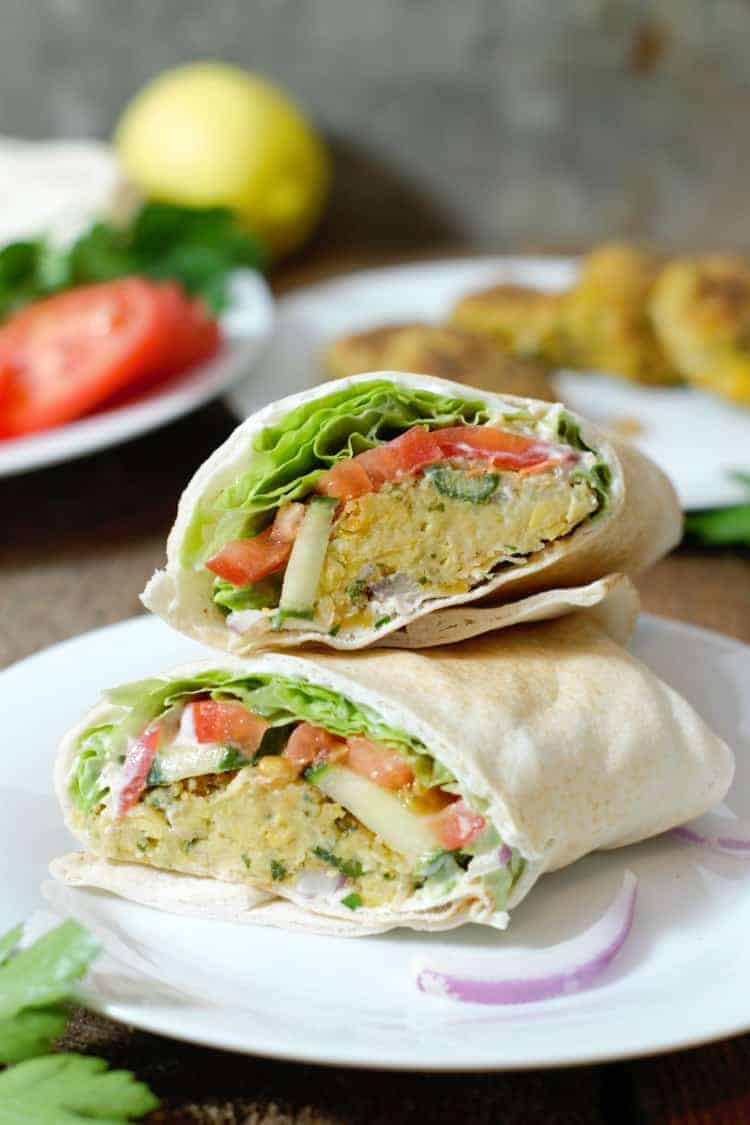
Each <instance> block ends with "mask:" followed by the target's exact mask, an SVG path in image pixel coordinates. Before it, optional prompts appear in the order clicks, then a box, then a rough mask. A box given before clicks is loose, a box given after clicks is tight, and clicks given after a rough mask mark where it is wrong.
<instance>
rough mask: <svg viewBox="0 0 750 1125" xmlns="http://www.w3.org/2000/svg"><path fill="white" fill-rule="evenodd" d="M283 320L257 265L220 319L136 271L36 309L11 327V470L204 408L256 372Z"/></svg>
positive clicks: (2, 433) (2, 356)
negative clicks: (134, 274)
mask: <svg viewBox="0 0 750 1125" xmlns="http://www.w3.org/2000/svg"><path fill="white" fill-rule="evenodd" d="M272 325H273V298H272V297H271V293H270V291H269V289H268V286H267V285H266V283H265V282H264V280H263V278H262V277H261V276H260V274H258V273H256V272H255V271H252V270H237V271H236V272H235V273H234V274H232V276H231V278H230V282H229V303H228V306H227V308H226V309H225V311H224V312H223V313H222V314H221V316H220V317H219V318H218V319H215V318H213V317H211V316H210V315H209V314H208V313H207V312H206V309H205V307H204V306H203V305H202V304H201V303H200V302H198V301H196V300H194V299H191V298H189V297H188V296H187V295H186V294H185V292H184V290H182V289H181V288H180V287H179V286H178V285H177V284H176V283H173V282H159V283H156V282H152V281H148V280H146V279H142V278H137V277H124V278H119V279H117V280H114V281H111V282H104V283H99V284H96V285H86V286H81V287H78V288H74V289H69V290H66V291H65V292H63V293H60V294H59V295H57V296H54V297H51V298H47V299H45V300H43V301H40V302H35V303H33V304H31V305H29V306H27V307H26V308H25V309H24V310H23V311H22V312H21V313H20V314H18V315H17V317H15V318H14V320H13V322H9V323H8V324H6V325H5V326H4V327H3V329H1V330H0V477H2V476H10V475H11V474H14V473H21V472H26V471H28V470H30V469H38V468H42V467H44V466H48V465H54V464H58V463H59V462H61V461H67V460H70V459H72V458H74V457H80V456H82V455H83V454H86V453H92V452H94V451H95V450H98V449H103V448H105V447H107V446H112V445H117V444H119V443H120V442H123V441H128V440H129V439H130V438H134V437H136V436H138V435H139V434H143V433H145V432H146V431H148V430H152V429H155V428H156V427H158V426H163V425H164V424H165V423H167V422H171V421H173V420H174V419H175V418H178V417H180V416H181V415H183V414H187V413H188V412H189V411H191V410H195V409H196V408H197V407H199V406H202V405H203V404H204V403H206V402H208V401H209V400H210V399H212V398H215V397H216V396H217V395H220V394H222V393H223V392H224V391H226V390H227V389H228V388H229V387H231V386H232V385H233V384H234V383H235V382H237V381H238V380H239V379H242V378H243V377H245V376H247V375H248V374H249V372H250V371H251V369H252V368H253V366H254V365H255V363H256V361H257V360H258V358H259V356H260V354H261V352H262V349H263V347H264V345H265V343H266V342H267V340H268V338H269V336H270V333H271V328H272ZM19 372H21V373H22V374H23V379H21V378H19Z"/></svg>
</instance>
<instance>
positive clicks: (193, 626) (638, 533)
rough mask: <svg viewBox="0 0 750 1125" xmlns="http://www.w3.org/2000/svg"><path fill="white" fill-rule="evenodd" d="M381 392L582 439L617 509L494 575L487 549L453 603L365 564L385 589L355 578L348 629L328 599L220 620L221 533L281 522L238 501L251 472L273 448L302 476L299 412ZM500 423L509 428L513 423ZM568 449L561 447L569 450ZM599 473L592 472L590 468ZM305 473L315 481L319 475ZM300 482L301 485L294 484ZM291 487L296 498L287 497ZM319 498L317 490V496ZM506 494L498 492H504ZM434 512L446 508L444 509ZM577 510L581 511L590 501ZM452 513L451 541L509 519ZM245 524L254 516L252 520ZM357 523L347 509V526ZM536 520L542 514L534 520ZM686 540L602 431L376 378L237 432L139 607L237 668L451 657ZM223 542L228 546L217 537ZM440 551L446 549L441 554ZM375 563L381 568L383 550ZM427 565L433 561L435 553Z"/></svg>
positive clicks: (290, 401) (647, 473) (449, 596)
mask: <svg viewBox="0 0 750 1125" xmlns="http://www.w3.org/2000/svg"><path fill="white" fill-rule="evenodd" d="M374 382H377V383H380V384H383V383H385V384H388V385H391V386H392V387H394V388H395V389H396V390H397V391H401V392H406V393H410V392H414V393H424V392H429V393H430V394H432V395H435V396H441V399H442V400H443V401H445V400H446V399H448V400H450V401H451V403H452V408H453V409H454V411H455V409H456V405H455V404H456V403H459V404H467V403H468V404H473V405H470V406H467V408H466V411H465V414H466V415H467V416H469V417H470V416H471V410H472V409H473V410H476V409H479V410H480V411H483V412H484V415H485V416H489V417H490V418H491V419H494V420H495V421H494V422H493V425H497V426H498V427H500V428H503V427H505V428H512V427H514V426H515V427H516V429H518V428H519V427H520V430H521V431H524V430H525V431H526V432H528V433H537V432H538V433H543V434H546V435H547V436H548V438H550V440H551V441H553V442H554V441H556V440H558V438H557V437H556V436H555V435H558V433H563V432H565V433H574V434H575V435H576V436H575V442H576V443H577V448H578V450H579V454H580V456H581V457H582V458H583V461H585V462H586V464H587V470H586V471H587V472H589V473H590V472H591V470H592V468H593V470H596V468H597V466H600V467H601V468H602V473H603V475H604V478H605V479H606V482H607V483H606V496H605V495H604V491H603V490H600V492H599V493H597V498H596V499H595V500H594V499H591V503H592V505H593V508H592V510H588V509H581V511H579V512H578V515H577V516H576V522H574V524H573V526H572V529H571V530H570V531H569V532H567V533H565V534H559V535H557V537H553V538H551V539H549V540H547V539H545V537H544V535H545V533H544V532H543V531H542V532H540V536H541V538H539V542H538V543H537V546H536V547H535V548H534V549H533V550H529V552H528V553H524V552H523V550H521V552H520V553H518V554H516V555H509V554H508V551H509V550H510V547H514V546H515V545H514V544H511V545H510V547H508V546H507V545H503V544H500V543H498V544H495V543H494V540H493V542H492V550H491V551H490V556H491V557H490V558H489V561H488V560H487V556H486V548H487V544H486V542H485V544H484V548H485V555H484V556H483V557H484V558H485V562H484V563H483V569H480V571H476V572H472V573H471V574H470V575H468V578H467V574H465V573H463V572H462V573H461V574H456V575H455V577H456V578H457V579H458V578H460V579H461V581H457V582H456V583H454V584H453V589H452V591H451V592H449V593H445V592H444V591H445V589H447V588H448V587H447V586H444V587H440V589H438V590H437V591H436V590H435V589H431V587H430V585H429V583H428V581H427V578H426V577H424V576H423V575H422V574H421V573H419V574H417V573H414V574H411V573H410V572H407V571H404V572H402V571H400V570H399V568H398V565H397V564H396V563H393V562H392V554H391V556H390V557H391V562H388V561H387V560H386V561H385V562H384V561H383V559H380V558H377V557H374V556H373V554H372V553H370V552H369V551H368V552H365V553H364V555H363V559H364V568H363V569H362V570H361V571H358V572H357V573H358V574H365V572H367V571H368V570H371V569H372V566H374V567H375V570H376V571H377V573H378V575H379V581H377V582H375V583H374V584H373V585H371V586H369V587H368V580H367V578H366V577H365V578H358V579H357V581H355V582H354V583H352V582H351V578H352V574H348V575H347V577H345V578H342V588H343V589H344V590H346V592H347V596H351V597H352V598H354V597H355V596H356V595H355V594H354V593H351V591H352V590H354V589H356V588H358V587H359V588H360V589H365V588H366V597H367V599H369V600H368V601H367V602H366V603H363V604H364V609H363V611H362V613H360V614H359V615H358V614H357V613H356V612H354V614H353V617H352V618H351V619H348V620H344V621H343V623H342V621H341V620H339V619H338V618H337V617H336V616H335V614H334V615H333V616H331V615H330V613H329V614H328V616H326V613H327V612H328V610H325V609H324V608H323V603H324V601H325V598H324V597H323V596H322V594H321V589H319V590H318V600H317V602H316V604H315V605H314V606H312V607H310V613H309V616H310V617H311V618H312V619H311V620H306V619H305V618H303V617H296V616H294V614H291V615H287V614H286V613H284V614H280V613H279V612H278V608H276V605H277V602H278V595H277V599H276V602H274V601H273V600H272V602H271V607H270V608H251V609H245V610H243V609H242V608H239V609H238V610H237V609H233V610H232V611H231V612H230V611H229V609H228V608H227V606H226V604H225V605H224V607H223V608H222V606H220V605H219V604H217V601H216V600H215V596H216V589H215V582H216V579H215V577H214V574H213V573H211V572H210V571H209V570H208V569H207V568H206V565H205V564H206V562H207V561H208V555H210V554H211V553H212V552H213V551H214V550H215V549H216V546H217V527H221V526H223V525H221V524H220V522H219V521H225V522H226V521H227V520H228V521H229V524H231V526H232V527H233V528H234V531H233V532H232V534H230V535H228V536H227V538H228V539H232V538H234V536H237V535H239V536H240V537H242V536H243V535H255V534H256V533H257V531H258V530H259V527H260V526H261V524H263V523H264V521H265V522H266V523H267V521H268V520H270V519H271V518H272V517H273V511H272V510H269V511H265V512H261V513H259V512H258V511H257V510H256V509H253V511H252V512H251V511H250V509H249V508H246V506H247V504H248V503H249V504H250V507H251V508H252V507H253V504H255V503H256V501H255V499H254V498H253V496H250V499H249V500H248V497H247V495H244V497H239V496H238V495H237V490H236V489H235V491H234V492H233V491H232V490H233V486H235V485H236V483H237V481H238V479H240V478H242V476H243V474H247V473H248V471H249V470H253V471H254V467H256V468H257V466H259V465H260V464H261V463H262V459H263V457H268V456H269V453H268V450H269V448H271V447H273V450H274V452H273V456H274V457H276V455H277V454H276V452H275V451H276V450H278V449H280V448H284V449H285V453H284V454H283V458H284V459H285V464H287V465H289V464H292V463H293V462H294V455H295V452H294V451H295V450H296V448H297V447H296V446H295V444H294V443H295V441H296V440H297V439H296V437H295V438H292V437H290V435H289V434H288V433H287V434H286V437H284V436H283V433H284V430H285V428H288V426H289V418H290V416H291V417H296V416H297V415H295V414H294V412H295V411H300V410H302V411H303V412H304V410H305V409H309V408H310V406H311V404H315V405H316V407H318V408H319V407H320V404H321V403H322V402H324V401H325V400H327V399H328V398H329V397H330V396H332V395H340V394H341V393H342V392H343V391H347V389H349V390H348V393H352V394H353V393H354V392H357V393H361V391H362V388H365V387H366V386H368V385H370V384H372V383H374ZM519 417H520V419H521V420H520V421H519V420H518V419H519ZM503 418H506V419H507V421H506V422H505V423H503ZM440 424H441V425H444V424H445V423H444V422H441V423H440ZM347 425H349V423H347ZM298 429H299V427H298ZM347 432H349V431H347ZM280 435H282V436H280ZM342 440H343V439H342ZM559 440H560V441H562V439H561V438H560V439H559ZM565 440H566V441H567V440H568V439H567V438H566V439H565ZM570 440H571V441H572V440H573V439H572V438H571V439H570ZM308 441H309V437H308ZM284 442H286V443H287V444H286V446H284ZM290 443H291V444H290ZM560 448H563V446H561V447H560ZM565 448H569V447H567V446H566V447H565ZM582 450H588V452H582ZM591 451H593V452H591ZM336 456H338V455H336ZM583 461H582V462H581V464H583ZM594 461H595V462H596V464H595V465H589V464H588V462H594ZM326 464H330V459H329V462H327V463H323V462H322V461H321V462H319V463H317V470H316V471H317V472H318V473H320V472H321V471H322V470H323V469H324V468H326ZM306 465H307V469H309V467H310V463H309V462H307V463H306ZM269 471H270V470H269ZM566 471H567V470H566ZM577 471H578V470H576V472H577ZM290 472H291V473H292V476H293V473H294V470H293V469H291V470H290ZM502 476H503V479H504V480H505V479H508V478H511V477H512V476H513V474H512V473H507V472H506V473H504V474H502ZM269 480H270V484H269V486H268V487H269V489H270V488H271V485H273V489H277V488H278V487H279V483H278V478H277V477H273V475H271V476H270V477H269ZM529 480H531V482H532V483H531V484H530V485H529V487H536V485H535V484H534V483H533V482H534V478H529ZM264 486H265V482H264ZM257 487H260V486H257ZM283 487H284V488H286V487H287V483H285V484H284V486H283ZM306 487H307V486H306ZM309 487H310V488H312V487H313V484H310V485H309ZM504 487H505V486H504V485H503V486H502V487H501V492H502V488H504ZM521 487H526V485H522V486H521ZM580 487H581V488H583V487H584V486H582V485H581V486H580ZM585 487H589V486H588V485H587V486H585ZM239 491H242V490H239ZM287 495H288V493H287ZM306 495H307V494H306V493H305V492H304V490H303V491H302V492H299V493H297V494H296V499H298V500H303V501H304V500H305V499H306ZM437 499H438V500H441V497H440V496H438V497H437ZM578 499H579V500H580V499H581V497H580V492H579V495H578ZM243 504H244V505H245V508H243ZM446 505H447V506H448V508H449V512H448V515H447V516H446V515H444V514H443V515H441V516H435V517H434V518H435V519H436V520H438V519H443V520H448V521H449V532H450V528H451V524H450V520H451V519H453V516H454V514H455V523H453V525H452V527H453V528H454V530H455V528H456V527H457V526H458V525H459V521H460V520H461V519H462V518H463V515H464V514H465V509H467V508H472V509H473V510H474V514H473V519H474V530H476V528H477V527H478V528H479V530H480V531H481V528H482V524H483V521H484V520H485V518H486V514H489V513H490V512H492V513H493V514H495V515H496V514H497V512H498V507H497V504H495V503H486V504H483V505H481V510H480V506H477V505H472V504H461V503H460V502H458V501H456V500H451V499H447V500H445V501H444V504H443V507H445V506H446ZM451 505H452V507H451ZM440 506H441V505H440V504H438V505H437V507H440ZM256 507H257V505H256ZM532 508H533V505H532ZM245 510H247V516H245V515H244V512H245ZM348 510H349V507H348V505H347V508H346V509H345V512H344V514H346V511H348ZM441 510H442V509H441ZM356 515H357V512H356V511H355V512H354V516H355V517H356ZM427 518H428V519H429V518H430V517H429V516H428V517H427ZM534 518H535V516H534V515H533V512H532V514H531V515H530V516H529V519H531V520H533V519H534ZM243 520H244V521H245V523H247V521H248V520H249V521H250V525H248V530H243ZM253 521H254V523H253ZM338 521H339V517H338V516H337V523H336V524H335V525H334V530H333V531H332V532H331V536H332V538H331V540H330V541H329V546H328V548H327V554H326V556H325V560H324V563H323V572H322V573H323V578H325V575H326V566H327V565H328V564H329V563H330V566H329V571H334V569H335V566H336V565H338V564H337V563H335V562H334V558H338V557H339V556H338V555H336V554H335V550H334V545H333V539H334V538H335V535H336V527H337V526H338ZM529 526H530V525H529V523H528V521H527V522H526V523H525V524H523V526H521V528H520V533H521V534H522V535H524V536H525V537H526V538H529V540H530V541H531V540H532V539H534V534H530V533H529ZM681 528H682V523H681V514H680V509H679V505H678V502H677V498H676V496H675V493H674V490H673V488H672V486H671V484H670V483H669V481H668V480H667V478H666V477H665V476H664V474H663V473H662V472H661V471H660V470H659V469H658V468H657V467H656V466H655V465H654V464H653V463H652V462H651V461H649V460H648V458H646V457H645V456H644V455H643V454H641V453H640V452H638V451H637V450H636V449H635V448H633V447H631V446H628V445H625V444H619V443H617V442H615V441H614V440H613V439H610V438H608V437H606V436H605V435H604V434H603V433H602V432H601V431H600V430H599V429H598V428H597V427H595V426H593V425H592V424H591V423H589V422H586V421H585V420H584V419H582V418H579V417H578V416H577V415H574V414H573V413H572V412H571V411H568V410H566V409H565V408H563V407H562V406H561V405H560V404H559V403H558V404H550V403H546V402H541V401H537V400H533V399H521V398H514V397H512V396H499V395H492V394H489V393H488V392H484V391H479V390H475V389H473V388H468V387H466V386H465V385H461V384H456V383H448V382H446V381H444V380H441V379H435V378H431V377H429V376H424V375H411V374H400V373H395V372H379V373H375V374H371V375H365V376H354V377H352V378H350V379H342V380H338V381H336V382H335V383H329V384H325V385H323V386H318V387H315V388H314V389H312V390H309V391H305V392H303V393H302V394H299V395H295V396H292V397H290V398H287V399H282V400H281V401H280V402H278V403H274V404H272V405H270V406H268V407H266V408H265V409H263V410H261V411H260V412H259V413H257V414H255V415H253V416H252V417H250V418H248V419H247V421H246V422H244V423H243V424H242V425H241V426H239V427H238V429H237V430H235V432H234V433H233V434H232V435H231V436H230V437H229V438H228V440H227V441H226V442H225V443H224V444H223V445H222V446H221V447H220V448H219V449H217V450H216V451H215V453H214V454H213V455H212V456H211V457H210V458H209V459H208V461H207V462H206V463H205V464H204V465H203V466H202V467H201V468H200V469H199V470H198V472H197V473H196V474H195V476H194V477H193V480H192V481H191V482H190V484H189V485H188V487H187V488H186V490H185V492H184V493H183V495H182V498H181V500H180V504H179V509H178V513H177V519H176V522H175V525H174V527H173V529H172V531H171V533H170V536H169V539H168V542H167V562H166V567H165V569H164V570H160V571H157V572H156V573H155V574H154V576H153V577H152V579H151V580H150V582H149V583H148V585H147V587H146V589H145V591H144V593H143V595H142V600H143V603H144V605H145V606H146V607H147V608H148V609H150V610H152V611H153V612H154V613H156V614H158V615H159V616H160V617H162V618H163V619H164V620H165V621H167V622H168V623H169V624H170V625H172V626H173V627H175V628H177V629H179V630H180V631H181V632H183V633H186V634H187V635H188V636H191V637H194V638H195V639H197V640H199V641H201V642H203V643H204V644H207V645H209V646H210V647H212V648H217V649H222V650H225V651H228V652H232V653H236V654H238V655H243V654H246V653H250V652H253V651H257V650H258V649H259V648H264V647H274V648H283V647H290V646H298V645H304V644H311V643H313V644H317V645H321V644H322V645H326V646H329V647H331V648H336V649H342V650H346V649H357V648H362V647H365V646H368V645H372V644H378V645H387V644H396V645H407V646H409V645H411V644H412V643H414V644H415V645H416V644H418V645H419V646H423V647H424V646H429V645H438V644H442V643H444V642H445V640H446V639H448V638H449V639H450V640H452V641H454V640H461V639H463V638H465V637H468V636H476V635H479V634H481V633H483V632H487V631H489V630H494V629H497V628H502V627H504V626H507V625H512V624H513V623H514V622H515V620H524V619H526V618H527V617H528V612H527V609H526V608H525V607H524V605H523V602H524V599H526V598H528V597H530V596H532V595H536V594H540V593H544V594H546V595H547V597H546V603H545V604H546V611H547V612H546V616H548V617H552V616H555V615H556V614H558V615H559V614H561V613H565V612H569V611H570V609H571V608H572V607H571V602H570V598H569V597H568V595H567V594H566V593H565V591H566V590H567V589H570V588H572V587H577V586H588V585H590V584H591V583H592V582H596V581H598V580H599V579H601V578H603V577H604V576H606V575H608V574H610V573H613V572H616V571H622V572H623V573H625V574H628V575H631V574H635V573H637V572H638V571H640V570H642V569H643V568H645V567H647V566H649V565H650V564H651V563H653V562H654V561H655V560H656V559H658V558H659V557H661V556H662V555H663V554H665V553H666V552H667V551H669V550H670V549H671V548H672V547H673V546H674V545H675V544H676V543H677V542H678V541H679V538H680V535H681ZM429 534H430V533H429V531H426V532H423V531H421V530H420V528H415V530H414V535H413V536H411V538H409V537H408V536H407V542H412V543H413V542H417V541H418V540H419V537H420V535H423V536H424V537H425V539H428V538H429ZM436 534H438V535H439V534H440V533H439V532H437V533H436ZM468 534H469V533H468V532H467V537H468ZM550 534H551V533H550ZM556 534H557V533H556ZM402 538H403V537H402ZM218 539H219V540H221V535H220V534H219V535H218ZM443 541H444V535H443V539H442V540H441V546H442V545H443ZM463 541H464V539H463V538H462V537H459V538H458V540H457V541H456V542H455V543H454V542H453V541H452V540H451V545H450V546H449V547H448V548H445V547H444V546H443V550H446V549H447V550H448V552H449V553H450V552H451V551H454V552H455V551H457V550H458V549H459V546H460V543H461V542H463ZM539 544H541V546H540V545H539ZM495 549H496V551H497V553H496V554H495V553H494V551H495ZM373 550H374V555H377V549H376V548H373ZM426 553H427V554H429V551H428V550H427V549H426ZM370 564H372V566H371V565H370ZM289 565H290V566H291V562H290V564H289ZM308 569H309V568H308ZM412 569H413V566H412ZM383 574H385V575H386V577H385V578H383ZM423 583H427V584H426V585H423ZM448 585H450V583H449V584H448ZM441 590H442V591H443V592H440V591H441ZM335 594H336V591H335V590H334V595H335ZM282 597H283V595H282ZM328 603H331V604H334V603H335V596H334V597H331V598H328ZM328 603H326V604H328ZM499 605H500V606H503V611H502V612H501V613H500V614H498V613H496V612H495V611H494V608H492V607H497V606H499ZM458 606H462V607H464V608H463V610H462V613H461V614H460V615H459V616H458V617H457V616H456V615H455V614H454V615H452V616H451V615H450V614H449V616H448V619H447V621H446V622H443V620H442V619H441V615H442V613H443V612H444V611H446V610H449V609H450V608H451V607H458ZM331 612H333V611H331ZM416 622H419V627H418V628H411V626H412V625H413V624H414V623H416Z"/></svg>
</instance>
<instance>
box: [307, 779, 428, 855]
mask: <svg viewBox="0 0 750 1125" xmlns="http://www.w3.org/2000/svg"><path fill="white" fill-rule="evenodd" d="M311 780H312V781H313V783H314V784H315V785H317V787H318V789H320V790H322V792H323V793H325V794H326V796H327V797H330V798H331V800H333V801H338V803H339V804H340V805H343V806H344V808H345V809H348V810H349V812H350V813H353V814H354V816H356V818H357V820H361V821H362V823H363V824H364V826H365V828H369V829H370V831H371V832H374V833H375V834H376V835H377V836H380V838H381V839H382V840H385V842H386V844H388V846H389V847H390V848H393V850H394V852H399V853H400V854H401V855H405V856H409V857H410V858H412V859H415V860H416V859H420V858H421V857H422V856H424V855H426V854H427V853H431V852H434V851H435V849H436V848H439V847H440V843H439V841H438V839H437V836H436V835H435V833H434V832H433V830H432V828H431V827H430V823H429V819H428V818H427V817H425V816H420V815H419V814H418V813H415V812H412V811H411V810H410V809H408V808H407V807H406V805H404V804H402V803H401V801H400V800H399V799H398V797H396V796H395V794H393V793H391V792H389V790H387V789H382V788H381V787H380V786H379V785H376V784H375V782H374V781H370V780H369V778H367V777H362V775H361V774H359V773H355V772H354V770H350V769H348V768H347V767H346V766H329V768H328V769H327V770H325V771H324V772H323V773H322V774H321V775H320V776H319V777H313V778H311Z"/></svg>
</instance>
